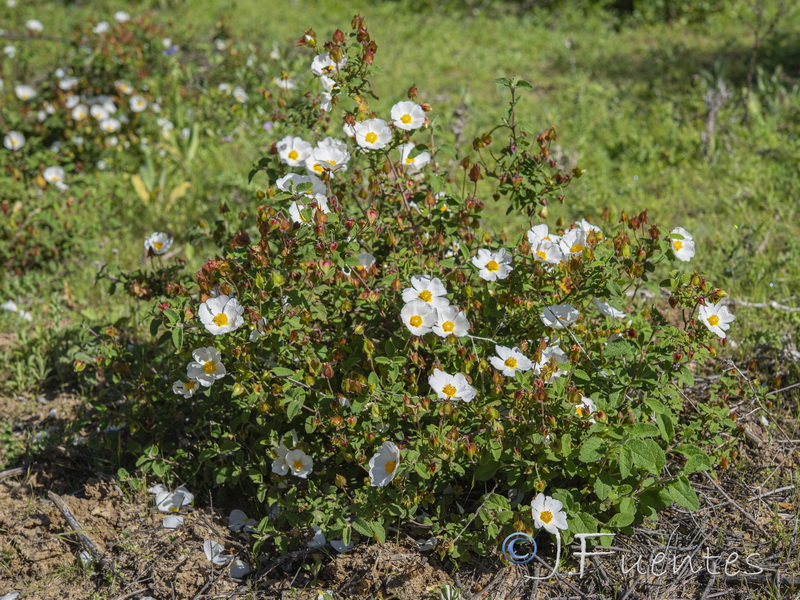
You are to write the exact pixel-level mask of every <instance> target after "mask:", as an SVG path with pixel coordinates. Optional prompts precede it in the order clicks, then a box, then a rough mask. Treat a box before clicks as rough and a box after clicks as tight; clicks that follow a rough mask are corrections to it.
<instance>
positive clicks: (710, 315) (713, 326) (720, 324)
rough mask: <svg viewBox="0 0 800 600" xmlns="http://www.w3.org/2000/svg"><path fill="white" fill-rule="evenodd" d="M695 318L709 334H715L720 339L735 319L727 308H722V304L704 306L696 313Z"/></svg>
mask: <svg viewBox="0 0 800 600" xmlns="http://www.w3.org/2000/svg"><path fill="white" fill-rule="evenodd" d="M697 318H698V319H700V320H701V321H702V322H703V325H705V326H706V327H708V330H709V331H710V332H711V333H715V334H716V335H718V336H719V337H721V338H724V337H725V332H726V331H728V329H730V324H731V323H732V322H733V320H734V319H735V318H736V317H735V316H733V314H731V312H730V310H728V307H727V306H722V302H717V303H716V304H706V305H704V306H701V307H700V310H699V311H697Z"/></svg>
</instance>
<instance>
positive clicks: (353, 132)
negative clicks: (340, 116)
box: [342, 123, 356, 138]
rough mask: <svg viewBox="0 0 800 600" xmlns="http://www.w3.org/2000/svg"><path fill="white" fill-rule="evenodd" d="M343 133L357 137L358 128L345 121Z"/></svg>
mask: <svg viewBox="0 0 800 600" xmlns="http://www.w3.org/2000/svg"><path fill="white" fill-rule="evenodd" d="M342 133H344V134H345V135H346V136H347V137H349V138H351V137H356V128H355V127H354V126H353V125H350V123H345V124H344V125H342Z"/></svg>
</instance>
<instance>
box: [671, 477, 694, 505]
mask: <svg viewBox="0 0 800 600" xmlns="http://www.w3.org/2000/svg"><path fill="white" fill-rule="evenodd" d="M667 492H668V493H669V497H670V499H671V500H672V501H673V502H674V503H675V504H677V505H679V506H683V507H685V508H688V509H689V510H697V509H698V508H700V501H699V500H698V498H697V494H696V493H695V491H694V490H693V489H692V486H691V484H690V483H689V480H688V479H686V477H681V478H680V479H678V480H677V481H673V482H672V483H670V484H669V486H667Z"/></svg>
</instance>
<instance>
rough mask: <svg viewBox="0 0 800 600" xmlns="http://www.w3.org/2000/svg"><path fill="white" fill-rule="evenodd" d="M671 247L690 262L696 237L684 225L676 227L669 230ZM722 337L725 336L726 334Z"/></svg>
mask: <svg viewBox="0 0 800 600" xmlns="http://www.w3.org/2000/svg"><path fill="white" fill-rule="evenodd" d="M669 237H670V247H671V248H672V252H673V254H675V258H677V259H678V260H682V261H684V262H689V261H690V260H692V258H693V257H694V238H693V237H692V234H691V233H689V232H688V231H686V230H685V229H684V228H683V227H676V228H675V229H673V230H672V231H670V232H669ZM722 337H725V336H724V335H723V336H722Z"/></svg>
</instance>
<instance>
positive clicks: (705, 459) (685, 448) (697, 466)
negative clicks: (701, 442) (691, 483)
mask: <svg viewBox="0 0 800 600" xmlns="http://www.w3.org/2000/svg"><path fill="white" fill-rule="evenodd" d="M675 451H676V452H680V453H681V454H683V455H684V456H685V457H686V464H685V465H684V467H683V469H682V472H683V474H684V475H689V474H691V473H697V472H698V471H708V470H709V469H710V468H711V458H710V457H709V456H708V454H706V453H705V452H704V451H703V450H701V449H700V448H698V447H697V446H694V445H692V444H681V445H680V446H678V447H677V448H675Z"/></svg>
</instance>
